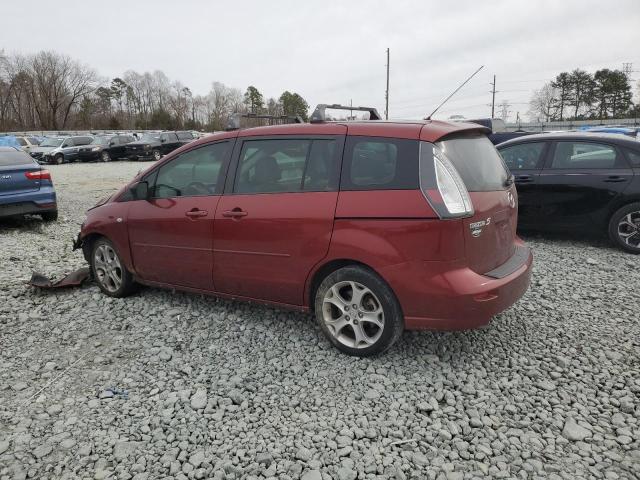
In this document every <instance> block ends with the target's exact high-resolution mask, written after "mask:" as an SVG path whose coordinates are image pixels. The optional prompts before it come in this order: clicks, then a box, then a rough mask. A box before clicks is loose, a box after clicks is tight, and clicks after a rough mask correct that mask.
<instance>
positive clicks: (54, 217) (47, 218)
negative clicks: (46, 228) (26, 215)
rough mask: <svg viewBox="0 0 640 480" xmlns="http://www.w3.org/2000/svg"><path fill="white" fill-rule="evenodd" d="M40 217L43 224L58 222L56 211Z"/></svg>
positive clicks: (45, 213)
mask: <svg viewBox="0 0 640 480" xmlns="http://www.w3.org/2000/svg"><path fill="white" fill-rule="evenodd" d="M40 216H41V217H42V220H44V221H45V222H55V221H56V220H58V211H57V210H54V211H53V212H44V213H42V214H40Z"/></svg>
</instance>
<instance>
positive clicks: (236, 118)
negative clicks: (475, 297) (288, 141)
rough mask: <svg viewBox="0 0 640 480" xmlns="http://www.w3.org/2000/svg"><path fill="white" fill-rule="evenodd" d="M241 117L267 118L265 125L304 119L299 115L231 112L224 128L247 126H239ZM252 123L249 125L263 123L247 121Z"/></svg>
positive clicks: (299, 121) (298, 121)
mask: <svg viewBox="0 0 640 480" xmlns="http://www.w3.org/2000/svg"><path fill="white" fill-rule="evenodd" d="M243 118H246V119H252V120H267V121H268V123H267V125H284V124H288V123H304V120H303V119H302V117H301V116H300V115H266V114H265V115H261V114H257V113H233V114H232V115H231V116H230V117H229V122H227V128H226V129H225V130H227V131H230V130H240V129H241V128H247V126H246V125H245V126H244V127H242V126H241V121H242V119H243ZM249 123H253V124H252V125H249V126H250V127H258V126H263V125H258V122H257V121H254V122H249Z"/></svg>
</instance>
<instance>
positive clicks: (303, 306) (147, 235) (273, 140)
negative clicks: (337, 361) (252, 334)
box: [75, 121, 532, 356]
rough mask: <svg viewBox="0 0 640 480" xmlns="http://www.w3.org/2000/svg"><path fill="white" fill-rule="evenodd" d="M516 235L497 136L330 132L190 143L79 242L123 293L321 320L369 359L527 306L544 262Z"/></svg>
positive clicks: (235, 134)
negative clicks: (218, 302)
mask: <svg viewBox="0 0 640 480" xmlns="http://www.w3.org/2000/svg"><path fill="white" fill-rule="evenodd" d="M516 225H517V193H516V190H515V188H514V186H513V180H512V177H511V176H510V174H509V173H508V171H507V169H506V168H505V165H504V164H503V162H502V159H501V157H500V156H499V155H498V153H497V152H496V150H495V148H494V147H493V145H492V144H491V142H490V141H489V140H488V139H487V137H486V130H485V129H484V127H481V126H479V125H473V124H464V123H455V124H452V123H445V122H440V121H424V122H407V123H401V122H385V121H353V122H323V121H320V122H317V123H309V124H297V125H280V126H269V127H257V128H250V129H246V130H235V131H228V132H223V133H217V134H214V135H211V136H207V137H205V138H202V139H200V140H197V141H194V142H192V143H189V144H188V145H185V146H183V147H181V148H180V149H178V150H176V151H174V152H172V153H171V154H169V155H167V156H166V157H165V158H164V159H163V160H162V161H160V162H158V163H156V164H154V165H153V166H152V167H151V168H149V169H148V170H146V171H144V172H142V173H140V174H138V176H137V177H136V178H135V179H134V180H133V181H132V182H131V183H130V184H129V185H127V186H125V187H124V188H122V189H121V190H120V191H118V192H117V193H115V194H114V195H112V196H111V197H110V198H108V199H105V200H103V201H101V202H99V203H98V205H96V206H95V207H93V208H92V209H90V210H89V211H88V213H87V218H86V221H85V222H84V223H83V225H82V228H81V232H80V234H79V236H78V239H77V240H76V243H75V247H76V248H80V247H81V248H82V250H83V252H84V256H85V258H86V259H87V261H88V262H89V264H90V266H91V270H92V273H93V276H94V278H95V280H96V281H97V283H98V285H99V287H100V289H101V290H102V291H103V292H104V293H105V294H107V295H110V296H113V297H124V296H126V295H128V294H130V293H132V292H133V291H134V289H135V287H136V284H145V285H149V286H155V287H163V288H172V289H179V290H184V291H190V292H197V293H205V294H212V295H217V296H220V297H227V298H232V299H238V300H248V301H255V302H261V303H265V304H272V305H276V306H280V307H289V308H294V309H299V310H302V311H310V312H313V313H314V314H315V317H316V318H317V321H318V324H319V325H320V328H321V329H322V331H323V332H324V334H325V335H326V336H327V338H328V339H329V340H330V341H331V342H332V343H333V344H334V345H335V346H336V347H338V348H339V349H340V350H342V351H343V352H346V353H348V354H351V355H358V356H369V355H373V354H377V353H380V352H383V351H384V350H386V349H388V348H389V347H390V346H391V345H392V344H393V343H394V342H395V341H396V340H397V339H398V338H399V337H400V335H401V333H402V331H403V330H404V329H409V330H414V329H435V330H459V329H468V328H474V327H479V326H482V325H486V324H487V323H489V321H490V319H491V317H492V316H493V315H496V314H497V313H499V312H501V311H503V310H504V309H506V308H507V307H509V306H510V305H512V304H513V303H514V302H515V301H516V300H518V298H520V296H522V295H523V293H524V292H525V291H526V290H527V287H528V285H529V279H530V273H531V263H532V255H531V252H530V250H529V248H528V247H527V246H525V245H524V243H523V242H522V241H521V240H520V239H519V238H518V237H517V236H516Z"/></svg>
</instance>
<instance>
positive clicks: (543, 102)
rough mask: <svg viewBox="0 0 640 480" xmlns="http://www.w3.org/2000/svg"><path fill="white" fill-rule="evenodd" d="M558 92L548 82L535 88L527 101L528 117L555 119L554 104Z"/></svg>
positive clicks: (548, 120) (546, 119) (547, 120)
mask: <svg viewBox="0 0 640 480" xmlns="http://www.w3.org/2000/svg"><path fill="white" fill-rule="evenodd" d="M557 95H558V92H557V90H556V89H555V88H553V87H552V86H551V84H550V83H547V84H545V85H544V86H543V87H542V88H541V89H540V90H535V91H534V92H533V95H532V96H531V100H530V101H529V118H531V119H532V120H533V119H538V120H544V121H545V122H550V121H552V120H555V106H556V104H557Z"/></svg>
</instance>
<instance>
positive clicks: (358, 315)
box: [315, 266, 404, 357]
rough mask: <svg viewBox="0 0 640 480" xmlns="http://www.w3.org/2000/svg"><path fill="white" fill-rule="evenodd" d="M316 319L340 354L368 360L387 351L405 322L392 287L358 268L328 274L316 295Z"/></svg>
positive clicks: (367, 270)
mask: <svg viewBox="0 0 640 480" xmlns="http://www.w3.org/2000/svg"><path fill="white" fill-rule="evenodd" d="M315 314H316V320H317V322H318V324H319V325H320V328H321V329H322V332H323V333H324V334H325V336H326V337H327V339H329V341H330V342H331V343H333V345H334V346H336V347H337V348H338V349H339V350H341V351H342V352H344V353H346V354H348V355H353V356H356V357H370V356H373V355H378V354H380V353H383V352H385V351H386V350H388V349H389V348H390V347H391V346H392V345H393V344H394V343H395V342H396V341H397V340H398V339H399V338H400V336H401V335H402V331H403V330H404V320H403V316H402V310H401V308H400V304H399V303H398V300H397V299H396V296H395V294H394V293H393V291H392V290H391V288H390V287H389V286H388V285H387V284H386V283H385V282H384V280H382V279H381V278H380V277H379V276H378V275H377V274H375V273H374V272H373V271H371V270H369V269H368V268H364V267H360V266H349V267H344V268H341V269H339V270H336V271H335V272H333V273H331V274H329V275H328V276H327V277H326V278H325V279H324V280H323V281H322V283H321V284H320V286H319V287H318V290H317V292H316V295H315Z"/></svg>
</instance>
